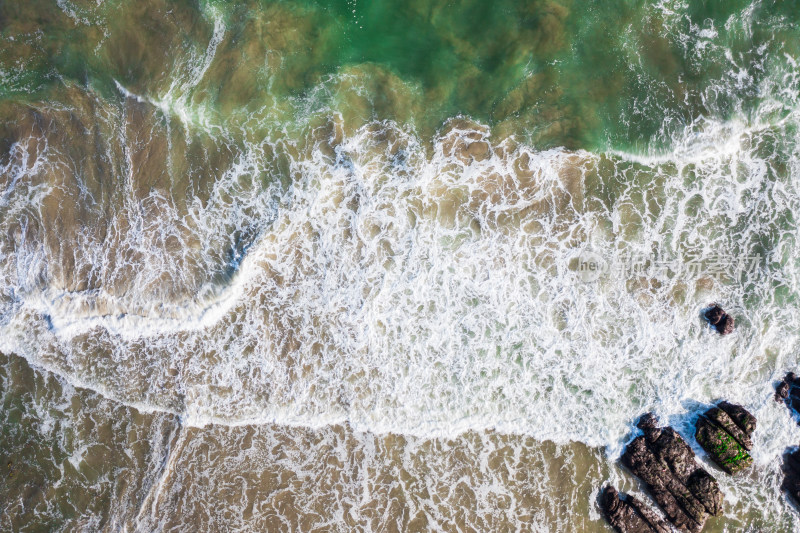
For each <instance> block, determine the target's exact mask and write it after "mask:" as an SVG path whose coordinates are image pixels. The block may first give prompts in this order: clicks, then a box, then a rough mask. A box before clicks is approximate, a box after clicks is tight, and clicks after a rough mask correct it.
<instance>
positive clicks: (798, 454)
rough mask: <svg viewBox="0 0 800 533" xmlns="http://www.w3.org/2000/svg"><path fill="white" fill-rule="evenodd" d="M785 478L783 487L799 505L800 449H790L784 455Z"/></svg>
mask: <svg viewBox="0 0 800 533" xmlns="http://www.w3.org/2000/svg"><path fill="white" fill-rule="evenodd" d="M783 473H784V474H785V476H786V477H784V478H783V484H782V485H781V488H782V489H783V490H785V491H786V492H788V493H789V496H791V497H792V499H794V501H795V503H796V504H797V505H800V449H795V450H793V451H788V450H787V452H786V454H785V455H784V456H783Z"/></svg>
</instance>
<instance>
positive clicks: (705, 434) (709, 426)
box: [694, 402, 756, 474]
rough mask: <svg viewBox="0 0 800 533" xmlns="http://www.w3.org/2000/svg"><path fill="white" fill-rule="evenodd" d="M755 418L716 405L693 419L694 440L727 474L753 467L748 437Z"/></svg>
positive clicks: (743, 411)
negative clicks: (694, 424)
mask: <svg viewBox="0 0 800 533" xmlns="http://www.w3.org/2000/svg"><path fill="white" fill-rule="evenodd" d="M755 429H756V418H755V417H754V416H753V415H752V414H750V413H749V412H748V411H747V410H746V409H745V408H744V407H742V406H739V405H734V404H732V403H728V402H720V404H719V405H718V406H717V407H712V408H711V409H709V410H708V411H706V412H705V413H703V414H702V415H700V418H698V419H697V425H696V431H695V435H694V436H695V438H696V439H697V442H698V443H699V444H700V446H702V447H703V449H704V450H705V451H706V452H708V455H709V456H710V457H711V459H712V460H713V461H714V462H715V463H717V465H719V467H720V468H722V469H723V470H724V471H725V472H727V473H728V474H735V473H736V472H739V471H740V470H742V469H744V468H747V467H748V466H750V465H751V464H753V458H752V457H750V454H749V453H747V452H748V451H749V450H752V449H753V441H752V439H751V435H752V434H753V431H755Z"/></svg>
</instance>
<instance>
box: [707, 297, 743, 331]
mask: <svg viewBox="0 0 800 533" xmlns="http://www.w3.org/2000/svg"><path fill="white" fill-rule="evenodd" d="M705 317H706V320H708V321H709V323H710V324H711V325H712V326H714V328H715V329H716V330H717V331H718V332H719V333H720V335H728V334H729V333H733V330H734V329H735V326H736V321H735V320H734V319H733V317H732V316H731V315H729V314H728V313H726V312H725V310H723V309H722V308H721V307H720V306H719V305H717V304H713V305H712V306H711V307H710V308H709V309H707V310H706V312H705Z"/></svg>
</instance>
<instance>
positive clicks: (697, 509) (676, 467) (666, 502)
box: [622, 414, 722, 533]
mask: <svg viewBox="0 0 800 533" xmlns="http://www.w3.org/2000/svg"><path fill="white" fill-rule="evenodd" d="M638 427H639V428H640V429H642V430H643V431H644V435H642V436H640V437H637V438H635V439H634V440H633V441H632V442H631V443H630V444H629V445H628V446H627V448H626V449H625V452H624V453H623V454H622V464H623V465H625V466H626V467H627V468H628V469H629V470H630V471H631V472H632V473H633V474H635V475H636V476H638V477H639V478H640V479H641V480H642V481H644V483H645V485H646V487H647V490H648V492H649V493H650V494H651V495H652V496H653V499H655V501H656V503H658V505H659V507H661V509H662V510H663V511H664V514H665V515H666V517H667V519H669V521H670V522H672V523H673V524H674V525H675V527H677V528H678V529H679V530H681V531H689V532H693V533H694V532H699V531H701V530H702V528H703V525H704V524H705V522H706V520H707V519H708V517H709V516H710V515H713V516H718V515H720V514H721V513H722V492H721V491H720V489H719V485H718V484H717V481H716V480H715V479H714V478H713V477H712V476H711V475H710V474H709V473H708V472H706V471H705V470H704V469H703V468H701V467H700V466H699V465H698V464H697V462H696V461H695V455H694V452H693V451H692V449H691V448H690V447H689V445H688V444H687V443H686V441H685V440H683V438H682V437H681V436H680V435H679V434H678V433H677V432H676V431H675V430H674V429H672V428H671V427H663V428H660V427H658V419H657V418H656V417H655V416H654V415H652V414H647V415H645V416H643V417H642V418H641V419H640V421H639V424H638Z"/></svg>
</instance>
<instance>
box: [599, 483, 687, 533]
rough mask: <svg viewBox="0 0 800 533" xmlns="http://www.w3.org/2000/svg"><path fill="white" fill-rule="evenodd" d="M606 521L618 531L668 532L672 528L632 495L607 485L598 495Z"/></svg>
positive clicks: (640, 532) (625, 532)
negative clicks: (621, 492)
mask: <svg viewBox="0 0 800 533" xmlns="http://www.w3.org/2000/svg"><path fill="white" fill-rule="evenodd" d="M600 507H601V508H602V509H603V513H604V514H605V516H606V519H607V520H608V523H609V524H611V526H612V527H613V528H614V530H616V531H618V532H619V533H669V532H670V531H672V528H671V527H670V526H669V524H668V523H667V522H666V521H665V520H664V519H663V518H661V517H660V516H659V515H658V514H657V513H656V512H655V511H653V510H652V509H650V508H649V507H647V506H646V505H644V504H643V502H642V501H641V500H638V499H637V498H636V497H634V496H630V495H626V494H620V493H619V492H617V489H615V488H614V487H611V486H608V487H606V488H605V489H604V490H603V493H602V495H601V496H600Z"/></svg>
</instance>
